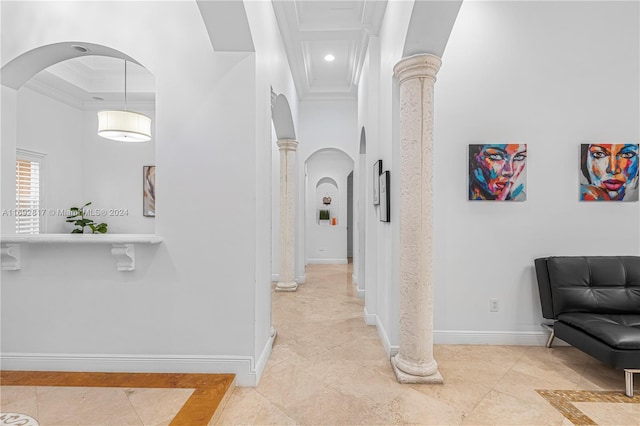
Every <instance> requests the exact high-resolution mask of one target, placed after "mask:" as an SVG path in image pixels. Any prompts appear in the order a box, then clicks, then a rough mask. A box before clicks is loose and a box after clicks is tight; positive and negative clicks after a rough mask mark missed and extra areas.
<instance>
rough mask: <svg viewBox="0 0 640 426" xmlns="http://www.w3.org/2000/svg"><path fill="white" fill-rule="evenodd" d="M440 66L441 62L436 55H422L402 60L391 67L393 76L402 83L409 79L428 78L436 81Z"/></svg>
mask: <svg viewBox="0 0 640 426" xmlns="http://www.w3.org/2000/svg"><path fill="white" fill-rule="evenodd" d="M440 65H442V60H441V59H440V58H439V57H437V56H436V55H431V54H428V53H423V54H419V55H413V56H409V57H407V58H402V59H401V60H400V62H398V63H397V64H396V66H395V67H393V74H394V75H395V76H396V77H398V81H399V82H400V83H402V82H403V81H405V80H409V79H411V78H421V77H422V78H430V79H432V80H433V81H436V74H437V73H438V70H439V69H440Z"/></svg>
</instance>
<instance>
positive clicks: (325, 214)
mask: <svg viewBox="0 0 640 426" xmlns="http://www.w3.org/2000/svg"><path fill="white" fill-rule="evenodd" d="M330 219H331V212H330V211H329V210H320V212H319V214H318V220H319V222H320V223H329V220H330Z"/></svg>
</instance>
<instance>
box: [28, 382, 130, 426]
mask: <svg viewBox="0 0 640 426" xmlns="http://www.w3.org/2000/svg"><path fill="white" fill-rule="evenodd" d="M37 395H38V421H39V422H40V425H41V426H48V425H61V426H73V425H78V426H105V425H114V426H115V425H118V426H124V425H142V424H143V423H142V421H141V420H140V418H139V417H138V415H137V414H136V411H135V409H134V408H133V406H132V405H131V403H130V402H129V399H128V398H127V396H126V394H125V392H124V389H120V388H78V387H38V388H37Z"/></svg>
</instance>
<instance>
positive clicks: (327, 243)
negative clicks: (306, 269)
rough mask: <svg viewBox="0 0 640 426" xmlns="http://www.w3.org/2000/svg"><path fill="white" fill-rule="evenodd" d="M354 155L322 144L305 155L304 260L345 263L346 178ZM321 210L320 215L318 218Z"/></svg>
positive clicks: (309, 261) (307, 261)
mask: <svg viewBox="0 0 640 426" xmlns="http://www.w3.org/2000/svg"><path fill="white" fill-rule="evenodd" d="M353 166H354V162H353V159H352V158H351V157H350V156H349V155H348V154H347V153H345V152H344V151H342V150H339V149H335V148H325V149H321V150H318V151H316V152H314V153H313V154H312V155H310V156H309V158H307V160H306V162H305V167H306V171H307V177H308V179H307V187H306V188H305V209H306V211H305V213H306V214H305V217H306V223H305V228H306V244H305V255H306V263H307V264H314V263H315V264H317V263H333V264H336V263H337V264H346V263H347V262H348V259H347V232H348V229H347V222H348V221H347V217H348V213H349V212H348V211H347V208H346V206H347V193H348V191H347V185H348V184H347V182H348V176H349V174H350V173H352V172H353ZM321 211H325V212H326V211H328V212H329V216H328V217H329V218H328V220H325V219H324V218H326V217H327V216H326V213H321ZM321 214H322V218H321Z"/></svg>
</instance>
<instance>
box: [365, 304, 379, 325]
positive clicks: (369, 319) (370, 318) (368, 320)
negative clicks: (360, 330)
mask: <svg viewBox="0 0 640 426" xmlns="http://www.w3.org/2000/svg"><path fill="white" fill-rule="evenodd" d="M377 318H378V317H377V315H375V314H370V313H369V311H367V307H366V306H365V307H364V323H365V324H367V325H376V324H377V322H376V321H377Z"/></svg>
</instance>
